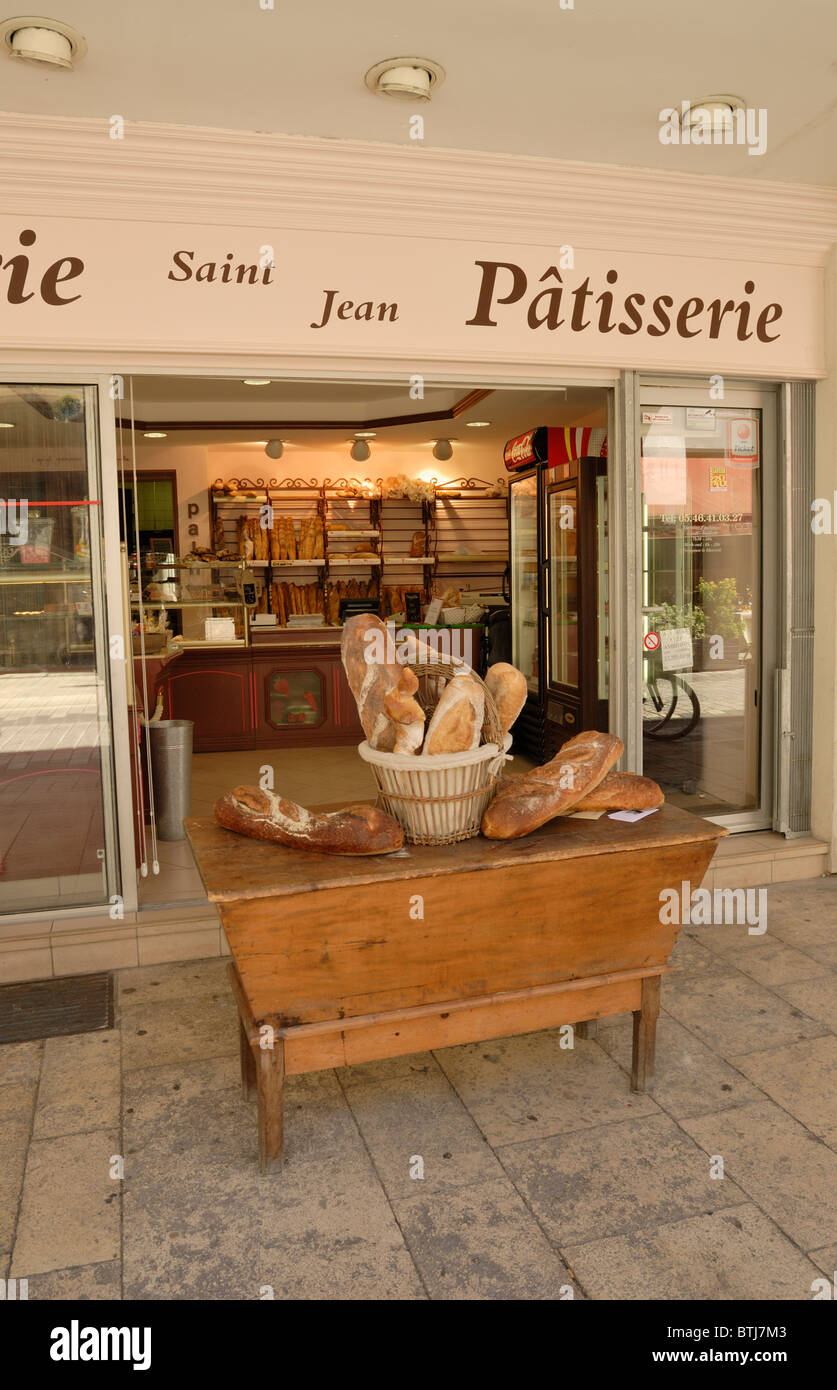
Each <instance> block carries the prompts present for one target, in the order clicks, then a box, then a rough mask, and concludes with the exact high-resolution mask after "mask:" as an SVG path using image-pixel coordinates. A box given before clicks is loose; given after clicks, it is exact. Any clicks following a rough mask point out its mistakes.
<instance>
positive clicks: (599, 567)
mask: <svg viewBox="0 0 837 1390" xmlns="http://www.w3.org/2000/svg"><path fill="white" fill-rule="evenodd" d="M596 561H597V563H596V583H597V602H598V622H597V635H598V643H599V653H598V662H597V669H598V698H599V699H600V700H607V699H609V698H610V696H609V687H610V600H609V596H608V578H609V574H608V571H609V566H608V548H607V478H606V477H602V478H597V479H596Z"/></svg>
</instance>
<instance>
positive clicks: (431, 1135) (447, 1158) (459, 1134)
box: [346, 1071, 502, 1197]
mask: <svg viewBox="0 0 837 1390" xmlns="http://www.w3.org/2000/svg"><path fill="white" fill-rule="evenodd" d="M346 1095H347V1098H348V1102H349V1105H350V1106H351V1109H352V1113H353V1114H354V1117H355V1120H356V1121H357V1125H358V1128H359V1130H360V1132H361V1134H362V1136H363V1138H364V1140H365V1142H366V1145H367V1147H368V1149H369V1152H370V1154H371V1156H372V1162H373V1163H374V1164H375V1168H376V1170H377V1173H378V1176H379V1178H380V1180H381V1182H382V1183H383V1185H384V1188H385V1189H386V1191H387V1192H388V1193H389V1194H390V1196H391V1197H396V1196H399V1197H407V1196H410V1195H412V1193H413V1192H414V1191H415V1188H416V1183H417V1182H418V1183H419V1184H420V1185H421V1187H422V1189H423V1190H424V1191H428V1192H437V1191H439V1190H442V1189H445V1188H448V1187H459V1186H462V1185H467V1184H468V1183H474V1182H480V1181H482V1180H484V1179H487V1178H493V1177H500V1176H502V1168H501V1167H500V1164H499V1163H498V1161H497V1158H496V1156H495V1155H494V1153H492V1151H491V1149H490V1148H489V1146H488V1144H487V1143H486V1141H485V1138H484V1137H483V1135H482V1134H481V1133H480V1131H479V1129H478V1128H477V1126H476V1125H475V1123H474V1121H473V1119H472V1118H471V1116H470V1115H469V1113H468V1111H467V1110H466V1108H465V1106H464V1105H463V1104H462V1101H461V1100H460V1099H459V1097H458V1096H457V1094H456V1092H455V1091H454V1090H453V1088H452V1087H451V1085H450V1083H449V1082H448V1081H447V1079H446V1078H445V1077H444V1076H443V1075H442V1074H441V1072H439V1071H428V1072H426V1073H414V1074H413V1075H412V1076H411V1077H410V1078H409V1079H407V1078H396V1079H393V1080H391V1081H377V1082H374V1083H372V1084H369V1085H366V1086H352V1087H350V1088H349V1089H348V1091H347V1092H346ZM419 1171H420V1172H421V1174H422V1176H421V1177H420V1178H416V1177H415V1176H413V1175H414V1174H415V1173H417V1172H419Z"/></svg>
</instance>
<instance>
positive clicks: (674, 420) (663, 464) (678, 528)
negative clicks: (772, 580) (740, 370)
mask: <svg viewBox="0 0 837 1390" xmlns="http://www.w3.org/2000/svg"><path fill="white" fill-rule="evenodd" d="M760 417H761V412H760V411H758V410H744V409H733V408H712V409H709V408H703V407H700V408H697V407H695V408H693V407H690V406H689V407H686V406H680V407H668V408H667V409H660V410H654V409H653V408H652V409H649V408H647V407H646V408H644V409H643V424H642V478H643V542H644V597H643V604H644V613H645V625H644V630H645V632H646V634H653V635H652V636H650V637H649V638H648V639H647V640H646V642H645V646H646V647H648V646H649V645H651V646H652V647H653V648H654V650H652V651H651V652H646V654H645V656H644V659H643V674H644V683H643V708H642V717H643V770H644V772H645V773H646V775H647V776H649V777H653V778H654V779H655V780H656V781H657V782H659V783H660V785H661V786H662V787H663V789H664V791H665V793H666V797H667V798H668V799H669V800H670V801H673V802H675V803H676V804H678V805H681V806H686V807H688V808H690V809H692V810H695V811H697V812H698V813H700V814H702V815H722V814H730V813H733V812H741V811H747V810H753V809H756V808H757V807H758V804H759V708H758V703H757V699H758V689H759V672H760V669H761V667H760V642H759V627H760V620H761V615H760V589H759V553H760V539H759V530H760V478H761V470H760V462H761V418H760Z"/></svg>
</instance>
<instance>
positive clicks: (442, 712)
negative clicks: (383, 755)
mask: <svg viewBox="0 0 837 1390" xmlns="http://www.w3.org/2000/svg"><path fill="white" fill-rule="evenodd" d="M484 715H485V691H484V690H483V687H482V685H481V684H480V682H479V681H478V680H477V678H476V677H475V676H474V675H473V674H472V673H471V672H469V671H465V672H463V673H462V674H461V675H456V676H454V677H453V679H452V680H449V681H448V683H447V685H446V686H445V688H444V690H443V691H442V695H441V698H440V700H439V703H438V705H437V706H436V708H435V710H434V711H433V714H432V715H431V718H430V723H429V724H428V726H427V737H426V738H425V740H424V749H423V751H424V752H425V753H430V754H433V753H468V752H470V751H471V749H473V748H478V747H479V742H480V735H481V733H482V721H483V717H484Z"/></svg>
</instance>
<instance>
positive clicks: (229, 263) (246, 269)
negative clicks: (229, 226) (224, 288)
mask: <svg viewBox="0 0 837 1390" xmlns="http://www.w3.org/2000/svg"><path fill="white" fill-rule="evenodd" d="M194 259H195V252H194V251H175V253H174V255H173V256H172V261H173V262H174V266H175V269H176V270H178V271H179V272H180V274H178V275H175V273H174V270H170V271H169V273H168V276H167V277H166V278H167V279H168V280H174V281H175V282H176V283H177V284H184V283H185V281H187V280H194V281H195V283H196V284H200V285H206V284H209V285H214V284H215V283H216V282H220V283H221V284H222V285H244V284H247V285H272V284H273V281H272V280H271V278H270V276H271V272H272V270H273V266H272V265H262V264H261V263H259V265H247V264H246V262H244V261H242V262H241V264H240V265H233V260H234V259H235V253H234V252H233V251H227V253H226V254H225V256H224V259H223V260H222V261H202V262H201V264H200V265H199V266H198V267H197V269H195V267H194V265H193V262H194Z"/></svg>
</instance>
